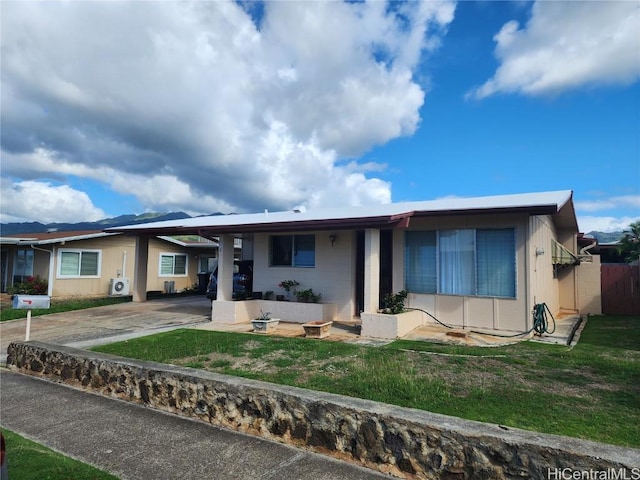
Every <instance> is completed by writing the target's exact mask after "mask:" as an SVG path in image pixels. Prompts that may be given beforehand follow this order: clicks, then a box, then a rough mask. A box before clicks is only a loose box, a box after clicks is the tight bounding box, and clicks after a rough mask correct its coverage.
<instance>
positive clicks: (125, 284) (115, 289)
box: [109, 278, 129, 295]
mask: <svg viewBox="0 0 640 480" xmlns="http://www.w3.org/2000/svg"><path fill="white" fill-rule="evenodd" d="M109 295H129V279H128V278H112V279H111V282H110V283H109Z"/></svg>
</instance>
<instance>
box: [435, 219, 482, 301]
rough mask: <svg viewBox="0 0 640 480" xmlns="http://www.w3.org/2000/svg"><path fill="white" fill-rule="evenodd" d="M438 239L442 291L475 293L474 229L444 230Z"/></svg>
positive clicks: (454, 293)
mask: <svg viewBox="0 0 640 480" xmlns="http://www.w3.org/2000/svg"><path fill="white" fill-rule="evenodd" d="M438 240H439V242H438V250H439V252H440V293H444V294H452V295H474V294H475V290H476V289H475V258H474V251H475V246H474V243H475V242H474V240H475V232H474V230H470V229H469V230H442V231H440V235H439V238H438Z"/></svg>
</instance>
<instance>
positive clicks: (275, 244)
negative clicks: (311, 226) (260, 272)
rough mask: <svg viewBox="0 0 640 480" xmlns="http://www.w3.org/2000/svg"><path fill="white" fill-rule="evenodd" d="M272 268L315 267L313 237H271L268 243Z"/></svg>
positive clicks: (314, 242) (314, 238) (314, 241)
mask: <svg viewBox="0 0 640 480" xmlns="http://www.w3.org/2000/svg"><path fill="white" fill-rule="evenodd" d="M269 250H270V253H271V266H272V267H315V265H316V237H315V236H314V235H272V236H271V237H270V242H269Z"/></svg>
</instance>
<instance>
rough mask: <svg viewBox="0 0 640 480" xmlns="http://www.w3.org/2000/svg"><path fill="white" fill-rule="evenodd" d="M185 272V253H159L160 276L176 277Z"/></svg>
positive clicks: (183, 274)
mask: <svg viewBox="0 0 640 480" xmlns="http://www.w3.org/2000/svg"><path fill="white" fill-rule="evenodd" d="M186 274H187V255H186V254H184V253H162V254H160V276H161V277H177V276H185V275H186Z"/></svg>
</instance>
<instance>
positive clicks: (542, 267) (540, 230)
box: [527, 216, 560, 314]
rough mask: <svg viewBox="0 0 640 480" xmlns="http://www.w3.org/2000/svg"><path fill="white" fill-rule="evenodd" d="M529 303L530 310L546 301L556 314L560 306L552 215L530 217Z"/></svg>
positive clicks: (528, 255) (528, 256)
mask: <svg viewBox="0 0 640 480" xmlns="http://www.w3.org/2000/svg"><path fill="white" fill-rule="evenodd" d="M529 230H530V236H529V246H528V247H529V248H528V254H527V258H528V261H529V270H530V273H529V281H530V283H529V299H530V301H529V305H528V311H532V310H533V306H534V305H535V304H538V303H546V304H547V306H548V307H549V309H550V310H551V311H552V312H553V313H554V314H556V313H557V312H558V310H559V308H560V296H559V283H558V279H556V278H554V275H553V261H552V248H551V245H552V239H555V238H556V230H555V226H554V224H553V219H552V218H551V217H550V216H533V217H531V218H530V219H529ZM536 252H539V253H536Z"/></svg>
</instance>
